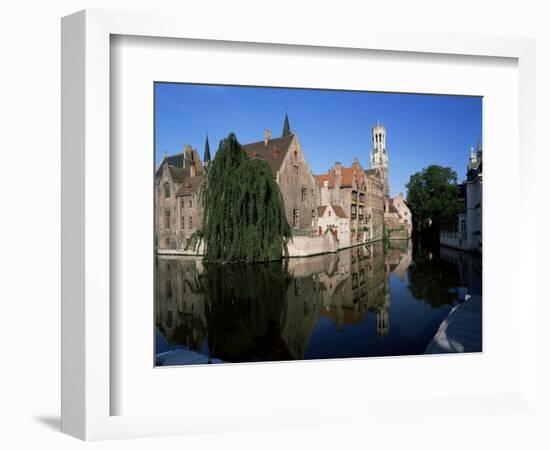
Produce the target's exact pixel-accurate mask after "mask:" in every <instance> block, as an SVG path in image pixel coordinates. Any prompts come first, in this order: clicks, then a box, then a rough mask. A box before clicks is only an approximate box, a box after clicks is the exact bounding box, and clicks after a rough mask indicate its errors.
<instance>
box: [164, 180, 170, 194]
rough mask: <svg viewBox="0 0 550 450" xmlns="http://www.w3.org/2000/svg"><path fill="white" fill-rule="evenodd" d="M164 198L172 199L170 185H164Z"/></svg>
mask: <svg viewBox="0 0 550 450" xmlns="http://www.w3.org/2000/svg"><path fill="white" fill-rule="evenodd" d="M164 196H165V197H166V198H170V183H168V182H166V183H164Z"/></svg>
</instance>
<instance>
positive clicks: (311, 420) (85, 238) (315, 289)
mask: <svg viewBox="0 0 550 450" xmlns="http://www.w3.org/2000/svg"><path fill="white" fill-rule="evenodd" d="M179 19H180V18H177V17H169V16H166V15H155V14H153V15H151V14H140V13H115V12H103V11H85V12H80V13H77V14H74V15H72V16H68V17H66V18H64V19H63V36H62V45H63V99H62V101H63V182H62V195H63V251H62V256H63V348H62V355H63V367H62V374H63V402H62V409H63V417H62V427H63V431H65V432H67V433H69V434H71V435H74V436H77V437H80V438H82V439H107V438H115V437H139V436H159V435H164V434H180V433H196V432H206V431H210V430H212V431H223V430H245V429H258V428H265V427H281V426H287V425H291V426H299V425H310V424H323V423H334V422H338V421H346V420H358V418H361V420H365V419H367V418H372V419H373V420H375V419H376V418H379V417H380V415H382V416H383V417H386V418H387V419H388V420H393V418H394V416H395V411H394V409H395V408H394V406H395V404H396V402H399V404H400V405H402V409H400V412H399V414H405V413H406V414H414V415H418V414H429V413H427V412H425V408H424V407H425V405H426V402H431V403H430V404H431V405H433V406H434V408H435V409H437V411H438V414H441V415H442V416H445V415H451V414H453V415H456V414H464V415H468V414H472V413H476V414H479V413H483V414H491V413H493V412H495V411H498V410H500V408H501V407H502V404H503V403H505V404H506V405H507V408H511V409H512V410H514V411H517V412H522V411H525V410H526V408H527V406H526V405H528V404H529V402H530V401H532V400H533V399H534V397H535V396H536V392H535V389H536V387H535V385H534V383H531V381H532V380H533V379H534V376H535V371H536V370H535V359H536V355H534V354H533V353H532V352H529V351H528V350H527V348H528V346H525V345H522V343H525V342H528V341H531V340H535V339H536V338H535V334H536V332H535V330H534V328H533V327H532V326H531V318H530V315H529V310H533V309H534V308H536V296H535V295H534V294H533V295H523V294H524V289H523V287H522V292H523V294H522V307H521V308H518V301H519V290H518V289H519V286H520V285H521V286H527V285H528V284H529V283H528V282H525V280H526V279H528V276H529V274H528V270H527V269H526V268H525V267H524V265H522V264H520V263H518V261H521V260H525V259H526V258H527V259H529V255H531V256H532V254H533V252H534V248H535V247H534V240H529V239H526V241H525V245H522V246H520V247H515V248H510V246H506V242H508V240H509V232H510V230H509V229H508V228H506V227H502V226H501V214H500V213H499V211H503V210H506V211H507V215H508V216H509V217H515V216H517V215H519V214H523V215H525V217H529V214H532V212H530V210H529V207H528V206H529V204H528V203H525V202H522V201H520V199H521V198H528V197H529V195H530V193H531V191H532V189H533V187H532V186H531V184H530V183H529V177H528V173H529V169H530V168H531V167H532V165H533V164H534V156H533V148H534V139H533V132H534V120H533V117H534V114H535V112H534V108H533V105H534V98H535V86H534V83H533V77H534V43H533V42H532V41H531V40H529V39H520V38H497V37H476V36H462V35H461V36H459V39H458V37H457V36H455V35H446V34H437V35H435V34H426V35H422V34H414V33H411V34H407V33H395V32H393V33H388V32H383V31H372V32H367V33H363V32H361V33H357V34H356V33H355V32H353V31H350V30H342V33H338V34H337V35H336V34H335V35H331V36H330V37H328V36H326V35H325V34H324V33H323V32H322V30H321V29H317V28H316V27H315V26H312V28H311V30H308V33H307V35H306V34H305V33H302V32H300V31H298V30H296V31H290V32H288V33H285V34H284V36H283V35H280V34H278V33H276V32H273V34H271V32H268V31H266V30H264V31H262V30H261V29H260V28H255V27H249V28H246V27H232V26H229V25H227V26H226V27H221V28H220V29H217V30H216V32H205V31H204V30H203V29H202V28H201V27H200V26H199V24H198V23H191V24H190V25H189V26H186V27H184V28H182V27H181V20H179ZM186 23H189V22H188V21H187V22H186ZM518 118H519V119H518ZM502 130H506V132H504V133H503V132H502ZM520 149H521V151H520ZM527 222H528V221H527ZM525 226H527V225H526V224H524V223H520V224H517V227H518V229H517V230H516V231H517V232H520V233H521V232H522V231H523V227H525ZM526 235H527V234H526ZM504 251H506V253H507V255H508V256H507V259H506V264H504V262H503V260H502V254H503V252H504ZM503 279H505V280H506V283H502V280H503ZM526 289H534V287H532V288H526ZM403 374H407V375H406V376H407V379H408V382H403ZM427 375H429V376H427ZM457 377H458V378H460V383H449V380H453V379H456V378H457ZM346 380H347V381H346ZM351 380H355V381H354V382H351ZM334 383H336V384H337V385H338V389H328V388H327V386H330V385H334ZM365 383H367V384H369V385H372V386H378V388H377V389H374V390H365V389H360V388H359V386H361V385H363V384H365ZM320 393H322V395H321V394H320ZM392 405H393V406H392ZM213 406H214V407H213ZM403 408H404V409H403ZM422 411H424V412H422ZM399 414H398V415H399Z"/></svg>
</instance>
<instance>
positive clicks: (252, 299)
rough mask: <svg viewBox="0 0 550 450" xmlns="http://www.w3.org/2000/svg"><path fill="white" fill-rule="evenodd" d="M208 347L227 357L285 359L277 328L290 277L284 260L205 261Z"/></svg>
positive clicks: (281, 321) (280, 324)
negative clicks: (251, 261)
mask: <svg viewBox="0 0 550 450" xmlns="http://www.w3.org/2000/svg"><path fill="white" fill-rule="evenodd" d="M204 275H205V276H204V280H205V282H204V287H205V294H206V322H207V330H208V342H209V349H210V352H211V353H212V354H213V355H216V357H217V358H220V359H222V360H227V361H235V362H238V361H258V360H260V361H265V360H271V359H276V360H281V359H289V354H288V350H287V349H286V345H285V344H284V342H283V341H282V339H281V332H282V329H283V327H284V323H285V318H286V307H287V301H286V292H287V289H288V287H289V285H290V282H291V277H290V275H289V273H288V271H287V268H286V266H285V264H283V263H280V262H272V263H266V264H254V265H251V264H226V265H218V264H211V265H206V267H205V272H204Z"/></svg>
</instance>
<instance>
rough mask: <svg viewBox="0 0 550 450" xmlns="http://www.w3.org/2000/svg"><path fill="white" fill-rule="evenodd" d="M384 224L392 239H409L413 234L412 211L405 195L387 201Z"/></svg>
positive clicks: (401, 194)
mask: <svg viewBox="0 0 550 450" xmlns="http://www.w3.org/2000/svg"><path fill="white" fill-rule="evenodd" d="M385 211H386V212H385V213H384V222H385V223H386V227H387V228H388V229H389V231H390V239H408V238H410V237H411V234H412V217H411V210H410V209H409V207H408V206H407V202H406V201H405V197H404V196H403V193H399V195H398V196H397V197H395V198H390V199H386V207H385Z"/></svg>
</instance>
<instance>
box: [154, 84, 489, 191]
mask: <svg viewBox="0 0 550 450" xmlns="http://www.w3.org/2000/svg"><path fill="white" fill-rule="evenodd" d="M285 106H286V108H287V110H288V116H289V120H290V127H291V129H292V130H296V131H297V132H298V136H299V139H300V143H301V144H302V148H303V150H304V153H305V156H306V159H307V161H308V163H309V166H310V167H311V169H312V171H313V173H314V174H320V173H326V172H327V171H328V169H329V168H330V167H331V166H332V165H333V164H334V162H335V161H340V162H341V163H342V164H344V165H345V166H349V165H351V163H352V162H353V158H354V157H357V158H359V161H360V163H361V165H362V166H363V167H364V168H369V155H370V150H371V135H370V133H371V127H372V126H373V125H375V124H376V123H377V121H380V123H382V124H384V125H385V127H386V133H387V138H386V147H387V150H388V155H389V164H390V165H389V180H390V189H391V195H392V196H394V195H397V194H398V193H399V192H403V193H405V192H406V190H405V184H406V183H407V182H408V180H409V177H410V176H411V175H412V174H413V173H414V172H417V171H419V170H421V169H422V168H424V167H426V166H428V165H430V164H439V165H442V166H448V167H452V168H453V169H454V170H455V171H456V172H457V174H458V178H459V181H461V180H463V179H464V178H465V175H466V164H467V161H468V156H469V149H470V146H475V145H476V142H477V139H478V138H481V126H482V125H481V124H482V119H481V116H482V99H481V97H467V96H450V95H416V94H391V93H378V92H349V91H330V90H309V89H280V88H256V87H238V86H208V85H192V84H177V83H156V84H155V112H156V124H155V125H156V129H155V146H156V148H155V151H156V154H155V161H156V164H157V165H158V164H159V162H160V161H161V160H162V156H163V154H164V152H166V153H168V154H169V155H171V154H175V153H180V152H181V151H182V148H183V145H184V144H190V145H192V146H193V147H194V148H196V149H197V150H198V151H199V153H200V155H201V158H202V155H203V151H204V141H205V136H206V132H207V131H208V136H209V141H210V149H211V152H212V157H214V154H215V152H216V150H217V149H218V145H219V141H220V140H221V139H222V138H224V137H225V136H227V135H228V134H229V133H230V132H233V133H235V134H236V136H237V139H238V140H239V141H240V142H241V143H242V144H246V143H249V142H255V141H259V140H262V139H263V136H264V130H265V129H266V128H269V129H270V130H271V134H272V136H273V137H278V136H280V134H281V131H282V128H283V120H284V114H285Z"/></svg>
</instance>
